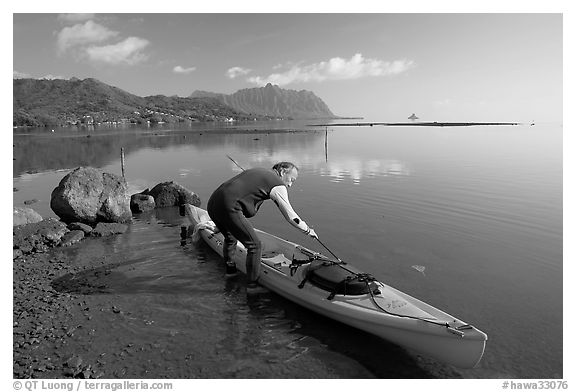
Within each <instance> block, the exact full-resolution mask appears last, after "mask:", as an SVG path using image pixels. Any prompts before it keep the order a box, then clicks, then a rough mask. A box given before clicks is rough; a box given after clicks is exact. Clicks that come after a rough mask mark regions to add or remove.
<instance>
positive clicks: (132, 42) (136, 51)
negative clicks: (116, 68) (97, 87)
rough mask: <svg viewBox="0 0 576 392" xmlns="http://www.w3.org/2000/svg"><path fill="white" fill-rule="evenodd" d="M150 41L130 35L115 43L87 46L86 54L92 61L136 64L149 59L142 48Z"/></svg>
mask: <svg viewBox="0 0 576 392" xmlns="http://www.w3.org/2000/svg"><path fill="white" fill-rule="evenodd" d="M149 43H150V42H149V41H148V40H145V39H143V38H138V37H128V38H126V39H125V40H123V41H121V42H118V43H116V44H113V45H105V46H90V47H88V48H86V55H87V56H88V58H89V59H90V60H92V61H97V62H102V63H107V64H113V65H116V64H127V65H134V64H137V63H140V62H142V61H144V60H146V59H147V55H146V54H144V53H143V52H142V50H143V49H144V48H145V47H146V46H148V44H149Z"/></svg>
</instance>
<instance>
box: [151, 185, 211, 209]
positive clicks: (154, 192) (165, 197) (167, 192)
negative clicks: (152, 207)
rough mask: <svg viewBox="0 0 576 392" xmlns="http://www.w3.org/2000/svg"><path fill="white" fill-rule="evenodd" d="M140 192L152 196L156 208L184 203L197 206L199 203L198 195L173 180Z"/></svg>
mask: <svg viewBox="0 0 576 392" xmlns="http://www.w3.org/2000/svg"><path fill="white" fill-rule="evenodd" d="M142 193H143V194H147V195H150V196H152V197H153V198H154V201H155V204H156V208H164V207H173V206H179V205H182V204H184V203H188V204H192V205H194V206H196V207H199V206H200V204H201V201H200V198H199V197H198V195H196V194H195V193H194V192H191V191H189V190H188V189H186V188H184V187H183V186H182V185H180V184H177V183H176V182H174V181H169V182H162V183H160V184H158V185H156V186H155V187H154V188H152V189H151V190H150V191H148V192H146V191H144V192H142Z"/></svg>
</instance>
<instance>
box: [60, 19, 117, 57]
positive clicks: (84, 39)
mask: <svg viewBox="0 0 576 392" xmlns="http://www.w3.org/2000/svg"><path fill="white" fill-rule="evenodd" d="M116 35H118V32H116V31H112V30H110V29H108V28H107V27H105V26H102V25H100V24H98V23H95V22H93V21H91V20H89V21H87V22H86V23H84V24H82V23H79V24H75V25H74V26H71V27H64V28H63V29H62V30H60V32H59V33H58V37H57V43H58V49H59V50H60V52H61V53H63V52H65V51H66V50H68V49H70V48H72V47H74V46H79V45H88V44H93V43H99V42H104V41H106V40H107V39H109V38H112V37H115V36H116Z"/></svg>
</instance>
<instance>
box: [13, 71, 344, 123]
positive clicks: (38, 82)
mask: <svg viewBox="0 0 576 392" xmlns="http://www.w3.org/2000/svg"><path fill="white" fill-rule="evenodd" d="M267 87H268V86H267ZM244 90H246V91H245V92H241V91H243V90H239V91H238V92H237V93H238V94H237V95H234V94H232V95H230V96H227V95H225V94H218V93H210V92H207V91H203V92H199V93H198V94H196V96H194V93H193V94H191V96H189V97H178V96H171V97H167V96H164V95H150V96H146V97H140V96H137V95H134V94H131V93H128V92H126V91H124V90H122V89H120V88H118V87H115V86H111V85H108V84H106V83H104V82H101V81H99V80H97V79H94V78H86V79H78V78H71V79H68V80H66V79H51V80H49V79H14V80H13V125H14V126H65V125H78V124H102V123H105V124H106V123H164V122H168V123H173V122H198V121H247V120H255V119H256V120H266V119H292V118H319V117H318V114H319V113H320V112H321V111H322V110H324V111H326V112H327V113H329V115H328V116H326V117H334V118H335V117H336V116H334V115H333V114H332V112H331V111H330V109H328V107H327V106H326V105H325V104H324V103H323V102H322V101H321V100H320V98H318V97H316V96H315V95H314V93H311V92H306V94H301V95H298V94H299V92H296V93H298V94H294V93H293V92H291V91H293V90H282V89H280V88H279V87H278V86H272V89H270V88H268V90H267V91H268V98H267V100H266V101H264V100H263V94H258V93H257V92H256V91H254V90H255V89H244ZM303 91H305V90H303ZM235 94H236V93H235ZM258 96H260V98H258ZM307 96H308V97H309V98H306V97H307ZM230 97H231V98H230ZM255 97H256V98H255ZM258 99H260V100H261V103H260V105H258V103H257V101H258ZM314 102H315V103H314ZM319 102H321V103H319ZM315 105H316V106H315ZM318 108H320V109H318ZM289 114H290V115H289Z"/></svg>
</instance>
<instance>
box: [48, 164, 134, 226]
mask: <svg viewBox="0 0 576 392" xmlns="http://www.w3.org/2000/svg"><path fill="white" fill-rule="evenodd" d="M50 208H52V211H54V213H55V214H56V215H58V216H59V217H60V219H61V220H62V221H64V222H66V223H71V222H83V223H95V222H126V221H129V220H130V219H131V218H132V213H131V212H130V197H129V196H128V186H127V184H126V181H125V180H124V179H123V178H122V177H120V176H117V175H115V174H110V173H104V172H102V171H100V170H98V169H95V168H92V167H79V168H77V169H75V170H73V171H72V172H70V173H68V174H67V175H66V176H65V177H64V178H63V179H62V180H61V181H60V184H59V185H58V187H56V188H55V189H54V190H53V191H52V198H51V199H50Z"/></svg>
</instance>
